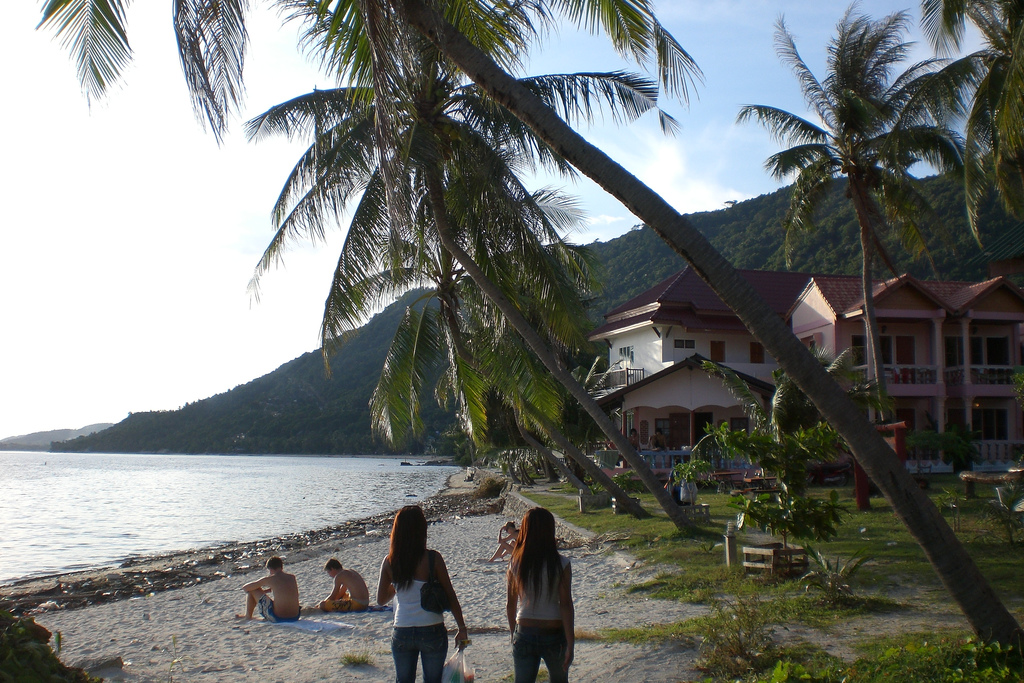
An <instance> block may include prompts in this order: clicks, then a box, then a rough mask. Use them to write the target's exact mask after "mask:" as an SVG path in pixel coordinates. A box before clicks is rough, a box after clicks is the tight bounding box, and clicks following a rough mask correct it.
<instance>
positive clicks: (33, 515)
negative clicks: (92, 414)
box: [0, 452, 457, 584]
mask: <svg viewBox="0 0 1024 683" xmlns="http://www.w3.org/2000/svg"><path fill="white" fill-rule="evenodd" d="M455 471H457V470H456V469H455V468H453V467H443V466H426V467H416V466H413V467H407V466H402V465H401V462H400V461H399V459H397V458H371V457H320V456H270V455H263V456H241V455H107V454H78V453H74V454H72V453H25V452H0V584H2V583H5V582H6V583H9V582H11V581H13V580H16V579H20V578H27V577H32V576H40V575H46V574H54V573H60V572H66V571H73V570H78V569H88V568H93V567H102V566H110V565H113V564H117V563H119V562H120V561H122V560H123V559H124V558H126V557H128V556H130V555H147V554H155V553H165V552H173V551H178V550H187V549H189V548H202V547H207V546H212V545H217V544H220V543H226V542H231V541H254V540H259V539H264V538H273V537H275V536H280V535H284V534H289V533H295V532H302V531H309V530H312V529H320V528H324V527H328V526H332V525H335V524H338V523H340V522H343V521H346V520H351V519H358V518H360V517H367V516H370V515H375V514H378V513H382V512H387V511H390V510H394V509H396V508H398V507H401V506H402V505H408V504H410V503H415V502H418V501H421V500H423V499H425V498H427V497H428V496H431V495H433V494H434V493H436V492H437V491H439V490H440V489H441V488H442V487H443V486H444V483H445V481H446V480H447V478H448V477H449V476H450V475H451V474H452V473H454V472H455Z"/></svg>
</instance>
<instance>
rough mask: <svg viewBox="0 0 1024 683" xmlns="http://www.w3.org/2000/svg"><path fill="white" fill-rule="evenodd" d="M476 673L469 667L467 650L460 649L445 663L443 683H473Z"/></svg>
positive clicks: (442, 676) (442, 674) (442, 675)
mask: <svg viewBox="0 0 1024 683" xmlns="http://www.w3.org/2000/svg"><path fill="white" fill-rule="evenodd" d="M475 678H476V671H474V669H473V667H471V666H470V665H469V659H468V658H467V657H466V650H465V648H460V649H458V650H456V651H455V653H454V654H452V656H451V657H449V658H448V661H447V662H445V663H444V671H443V672H441V683H473V680H474V679H475Z"/></svg>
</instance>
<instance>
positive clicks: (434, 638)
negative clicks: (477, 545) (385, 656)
mask: <svg viewBox="0 0 1024 683" xmlns="http://www.w3.org/2000/svg"><path fill="white" fill-rule="evenodd" d="M431 557H433V565H434V576H435V577H436V578H437V580H438V581H439V582H440V583H441V586H442V587H443V588H444V592H445V593H446V594H447V595H448V604H449V605H450V606H451V611H452V616H454V617H455V622H456V623H457V624H458V626H459V631H458V633H457V634H456V635H455V642H456V643H457V644H459V645H460V646H463V647H464V643H465V642H466V622H465V621H464V620H463V618H462V607H461V605H459V599H458V598H457V597H456V595H455V589H454V588H452V581H451V578H450V577H449V576H448V568H447V567H446V566H445V563H444V558H443V557H441V553H439V552H437V551H436V550H428V549H427V519H426V517H424V516H423V510H421V509H420V507H419V506H418V505H407V506H405V507H404V508H402V509H401V510H399V511H398V514H397V515H395V521H394V524H393V525H392V527H391V548H390V550H389V552H388V555H387V557H385V558H384V562H383V563H381V566H380V580H379V581H378V582H377V602H378V603H379V604H381V605H384V604H387V603H388V602H390V601H391V599H392V598H394V599H395V627H394V630H393V631H392V635H391V656H392V657H393V658H394V660H395V680H396V681H397V683H414V681H415V680H416V662H417V660H422V662H423V680H424V682H425V683H439V682H440V680H441V672H442V670H443V669H444V660H445V658H446V657H447V655H448V630H447V628H445V625H444V614H441V613H438V612H429V611H427V610H425V609H423V606H422V605H421V603H420V588H422V587H423V584H425V583H426V581H427V576H428V575H429V573H430V560H431Z"/></svg>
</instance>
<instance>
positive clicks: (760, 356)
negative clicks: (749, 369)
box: [750, 342, 764, 363]
mask: <svg viewBox="0 0 1024 683" xmlns="http://www.w3.org/2000/svg"><path fill="white" fill-rule="evenodd" d="M750 362H751V363H763V362H764V347H763V346H761V344H760V343H758V342H750Z"/></svg>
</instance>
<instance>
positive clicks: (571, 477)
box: [516, 420, 589, 490]
mask: <svg viewBox="0 0 1024 683" xmlns="http://www.w3.org/2000/svg"><path fill="white" fill-rule="evenodd" d="M516 427H518V428H519V434H520V435H521V436H522V437H523V440H524V441H526V443H527V444H529V446H530V448H532V449H533V450H535V451H537V452H538V453H540V454H541V455H542V456H544V459H545V460H546V461H547V462H549V463H550V464H551V465H552V466H554V468H555V469H556V470H558V472H559V473H560V474H561V475H562V476H563V477H565V480H566V481H568V482H569V483H570V484H572V485H573V487H574V488H576V490H580V489H586V488H587V485H586V484H584V483H583V482H582V481H580V480H579V478H578V477H577V476H576V475H575V474H573V473H572V472H571V471H570V470H569V468H568V467H566V466H565V463H564V462H562V461H561V460H559V459H558V457H557V456H556V455H555V454H554V453H552V452H551V449H550V448H548V447H547V446H545V445H544V444H542V443H541V442H540V441H537V439H535V438H534V437H533V434H530V432H529V431H527V429H526V427H524V426H523V423H522V422H520V421H519V420H516ZM588 490H589V489H588Z"/></svg>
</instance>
